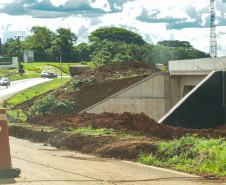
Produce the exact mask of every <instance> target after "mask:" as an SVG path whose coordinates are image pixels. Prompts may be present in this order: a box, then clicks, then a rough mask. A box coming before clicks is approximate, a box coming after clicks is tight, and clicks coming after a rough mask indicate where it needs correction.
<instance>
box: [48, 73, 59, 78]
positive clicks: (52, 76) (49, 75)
mask: <svg viewBox="0 0 226 185" xmlns="http://www.w3.org/2000/svg"><path fill="white" fill-rule="evenodd" d="M46 78H57V74H56V73H54V72H49V74H48V75H47V76H46Z"/></svg>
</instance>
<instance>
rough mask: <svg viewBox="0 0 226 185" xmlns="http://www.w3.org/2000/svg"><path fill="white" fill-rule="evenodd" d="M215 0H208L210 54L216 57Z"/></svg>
mask: <svg viewBox="0 0 226 185" xmlns="http://www.w3.org/2000/svg"><path fill="white" fill-rule="evenodd" d="M215 14H216V11H215V0H210V46H209V50H210V56H211V57H217V38H216V23H215Z"/></svg>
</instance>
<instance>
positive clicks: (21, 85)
mask: <svg viewBox="0 0 226 185" xmlns="http://www.w3.org/2000/svg"><path fill="white" fill-rule="evenodd" d="M50 80H52V79H47V78H46V79H43V78H30V79H24V80H16V81H12V82H11V83H10V86H8V87H6V86H0V103H1V102H3V101H4V100H5V99H8V98H10V97H11V96H13V95H15V94H17V93H18V92H20V91H23V90H25V89H27V88H30V87H32V86H35V85H38V84H40V83H44V82H48V81H50Z"/></svg>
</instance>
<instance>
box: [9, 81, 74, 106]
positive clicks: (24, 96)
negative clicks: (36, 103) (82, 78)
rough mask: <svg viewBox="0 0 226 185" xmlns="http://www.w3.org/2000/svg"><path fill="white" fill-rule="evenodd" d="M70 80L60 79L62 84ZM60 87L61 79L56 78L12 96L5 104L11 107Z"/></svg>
mask: <svg viewBox="0 0 226 185" xmlns="http://www.w3.org/2000/svg"><path fill="white" fill-rule="evenodd" d="M70 79H71V78H62V81H63V83H65V82H67V81H69V80H70ZM60 85H61V79H60V78H56V79H53V80H51V81H49V82H45V83H43V84H39V85H36V86H34V87H31V88H29V89H26V90H24V91H21V92H20V93H18V94H16V95H14V96H13V97H11V98H9V99H8V101H7V103H9V104H11V105H17V104H18V103H21V102H24V101H27V100H29V99H31V98H33V97H35V96H38V95H40V94H43V93H45V92H47V91H49V90H52V89H56V88H58V87H59V86H60Z"/></svg>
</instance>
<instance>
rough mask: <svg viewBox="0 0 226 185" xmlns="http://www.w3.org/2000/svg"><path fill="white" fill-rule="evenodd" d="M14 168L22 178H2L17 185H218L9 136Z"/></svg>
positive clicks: (5, 181) (191, 177)
mask: <svg viewBox="0 0 226 185" xmlns="http://www.w3.org/2000/svg"><path fill="white" fill-rule="evenodd" d="M10 147H11V157H12V164H13V167H14V168H20V169H21V174H20V177H19V178H12V179H0V184H14V183H16V184H17V185H26V184H29V185H36V184H38V185H40V184H41V185H42V184H43V185H49V184H52V185H62V184H63V185H72V184H76V185H77V184H82V185H99V184H100V185H112V184H113V185H150V184H151V185H203V184H206V185H215V184H216V185H217V184H223V183H220V182H217V181H213V180H212V181H211V180H208V181H207V180H205V179H204V178H202V177H199V176H195V175H190V174H186V173H180V172H176V171H171V170H167V169H162V168H156V167H149V166H146V165H141V164H135V163H132V162H128V161H122V160H115V159H104V158H98V157H94V156H89V155H83V154H80V153H76V152H74V151H65V150H64V151H63V150H58V149H56V148H53V147H50V146H45V145H44V144H43V143H32V142H30V141H26V140H21V139H16V138H14V137H10Z"/></svg>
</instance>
